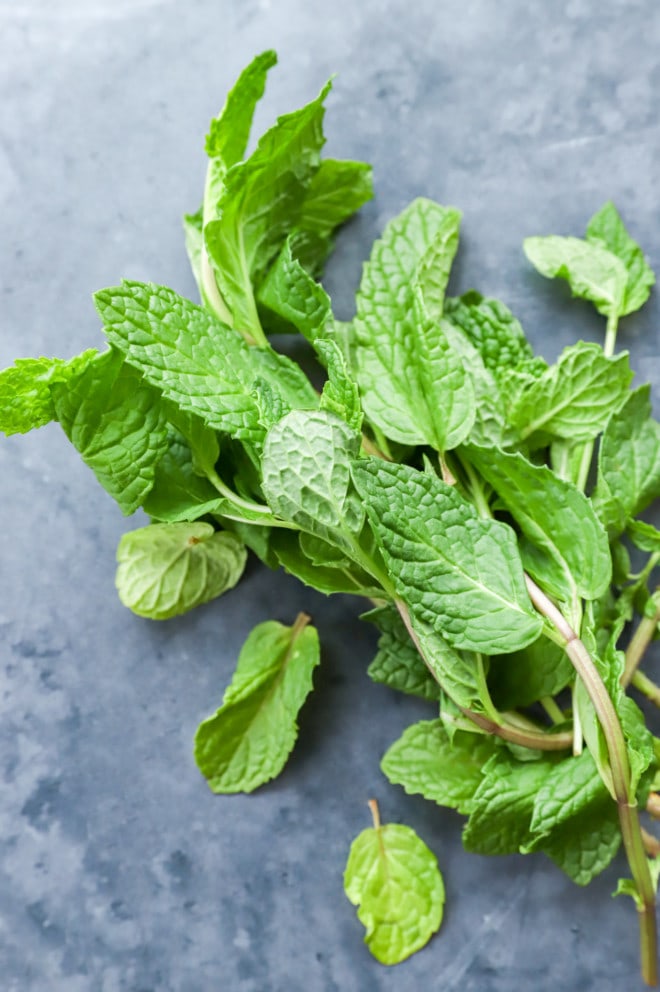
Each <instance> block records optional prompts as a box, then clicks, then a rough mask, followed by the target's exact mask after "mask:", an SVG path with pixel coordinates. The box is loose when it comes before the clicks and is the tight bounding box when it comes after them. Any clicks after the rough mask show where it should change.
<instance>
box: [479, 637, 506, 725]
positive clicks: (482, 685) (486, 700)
mask: <svg viewBox="0 0 660 992" xmlns="http://www.w3.org/2000/svg"><path fill="white" fill-rule="evenodd" d="M475 660H476V663H477V666H476V667H477V685H478V687H479V695H480V697H481V701H482V702H483V704H484V709H485V710H486V715H487V716H489V717H490V718H491V720H492V721H493V722H494V723H501V722H502V721H501V718H500V714H499V712H498V710H497V708H496V706H495V704H494V702H493V700H492V699H491V698H490V691H489V689H488V683H487V681H486V669H485V667H484V659H483V655H482V654H481V652H477V653H476V654H475Z"/></svg>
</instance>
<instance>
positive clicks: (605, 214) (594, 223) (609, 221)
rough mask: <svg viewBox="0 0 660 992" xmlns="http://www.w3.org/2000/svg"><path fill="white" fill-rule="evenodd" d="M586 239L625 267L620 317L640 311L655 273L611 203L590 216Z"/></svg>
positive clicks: (647, 296)
mask: <svg viewBox="0 0 660 992" xmlns="http://www.w3.org/2000/svg"><path fill="white" fill-rule="evenodd" d="M587 241H590V242H591V243H592V244H596V245H601V246H602V247H603V248H606V249H607V250H608V251H610V252H612V254H613V255H616V256H617V258H620V259H621V261H622V262H623V264H624V266H625V268H626V272H627V280H626V288H625V292H624V298H623V307H622V309H621V316H624V315H625V314H628V313H633V311H635V310H639V308H640V307H641V306H643V305H644V304H645V303H646V301H647V300H648V298H649V294H650V292H651V287H652V286H653V284H654V283H655V276H654V274H653V269H652V268H651V267H650V265H649V264H648V262H647V261H646V259H645V257H644V252H643V251H642V249H641V248H640V247H639V245H638V244H637V242H636V241H633V239H632V238H631V237H630V235H629V234H628V232H627V231H626V229H625V227H624V224H623V221H622V220H621V216H620V214H619V212H618V210H617V209H616V207H615V206H614V204H613V203H611V202H608V203H606V204H605V206H604V207H601V209H600V210H599V211H598V213H596V214H594V216H593V217H592V218H591V220H590V221H589V224H588V225H587Z"/></svg>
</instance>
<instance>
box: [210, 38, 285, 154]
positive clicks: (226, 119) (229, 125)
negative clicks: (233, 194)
mask: <svg viewBox="0 0 660 992" xmlns="http://www.w3.org/2000/svg"><path fill="white" fill-rule="evenodd" d="M276 63H277V55H276V54H275V52H273V51H266V52H262V53H261V55H257V56H256V58H254V59H253V60H252V62H251V63H250V64H249V65H248V66H247V67H246V68H245V69H243V71H242V73H241V74H240V76H239V77H238V79H237V80H236V82H235V84H234V86H233V88H232V89H231V90H230V91H229V93H228V94H227V99H226V101H225V105H224V107H223V108H222V110H221V112H220V113H219V114H218V116H217V117H215V118H214V119H213V120H212V121H211V124H210V126H209V132H208V134H207V136H206V154H207V155H208V156H209V158H221V159H222V161H223V164H224V166H225V168H229V167H230V166H232V165H234V164H235V163H236V162H238V161H239V160H240V159H242V158H244V157H245V149H246V148H247V143H248V139H249V137H250V130H251V128H252V118H253V117H254V111H255V108H256V106H257V104H258V103H259V100H261V98H262V96H263V95H264V89H265V87H266V77H267V75H268V71H269V70H270V69H272V67H273V66H274V65H276Z"/></svg>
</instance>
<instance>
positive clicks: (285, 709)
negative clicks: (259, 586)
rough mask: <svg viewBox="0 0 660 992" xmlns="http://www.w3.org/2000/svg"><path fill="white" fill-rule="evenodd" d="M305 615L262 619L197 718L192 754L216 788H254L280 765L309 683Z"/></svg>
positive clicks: (312, 633) (314, 649)
mask: <svg viewBox="0 0 660 992" xmlns="http://www.w3.org/2000/svg"><path fill="white" fill-rule="evenodd" d="M308 623H309V617H306V616H305V615H304V614H302V613H301V614H300V616H299V617H298V619H297V620H296V622H295V623H294V624H293V626H292V627H285V626H284V625H283V624H281V623H276V622H275V621H274V620H270V621H267V622H266V623H261V624H259V625H258V626H257V627H255V628H254V630H253V631H252V632H251V633H250V635H249V637H248V639H247V640H246V642H245V644H244V645H243V647H242V649H241V653H240V655H239V658H238V664H237V666H236V671H235V673H234V677H233V678H232V681H231V685H230V686H229V688H228V689H227V690H226V692H225V695H224V698H223V702H222V706H221V707H220V709H219V710H218V711H217V713H216V714H215V715H214V716H212V717H209V718H208V720H204V722H203V723H201V724H200V726H199V728H198V730H197V734H196V736H195V760H196V762H197V765H198V767H199V770H200V771H201V773H202V775H203V776H204V777H205V779H206V780H207V782H208V784H209V787H210V788H211V789H212V791H213V792H225V793H226V792H252V791H253V790H254V789H256V788H258V787H259V786H260V785H263V784H264V783H265V782H268V781H270V779H272V778H275V776H276V775H279V773H280V772H281V771H282V769H283V767H284V765H285V764H286V760H287V758H288V757H289V754H290V753H291V751H292V749H293V745H294V743H295V740H296V737H297V736H298V723H297V720H298V713H299V711H300V708H301V707H302V705H303V703H304V702H305V699H306V698H307V696H308V694H309V692H310V691H311V689H312V673H313V671H314V669H315V668H316V666H317V665H318V663H319V640H318V634H317V632H316V630H315V628H314V627H311V626H309V625H308Z"/></svg>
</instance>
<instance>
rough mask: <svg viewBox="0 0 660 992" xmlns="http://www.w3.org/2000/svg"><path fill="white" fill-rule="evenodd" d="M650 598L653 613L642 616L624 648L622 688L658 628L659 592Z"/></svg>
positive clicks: (634, 670)
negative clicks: (653, 609) (652, 604)
mask: <svg viewBox="0 0 660 992" xmlns="http://www.w3.org/2000/svg"><path fill="white" fill-rule="evenodd" d="M651 598H652V600H653V603H654V604H655V607H656V609H655V613H654V614H653V616H650V617H642V619H641V620H640V621H639V623H638V625H637V629H636V631H635V633H634V634H633V636H632V637H631V639H630V644H629V645H628V647H627V649H626V662H625V666H624V669H623V675H622V676H621V685H622V686H623V687H624V688H625V687H626V686H627V685H628V683H629V682H630V681H631V680H632V677H633V675H634V674H635V672H636V671H637V668H638V666H639V663H640V661H641V660H642V658H643V657H644V653H645V651H646V649H647V648H648V646H649V644H650V643H651V641H652V640H653V635H654V634H655V632H656V630H657V629H658V621H659V620H660V594H658V593H657V592H656V593H654V595H653V596H652V597H651Z"/></svg>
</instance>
